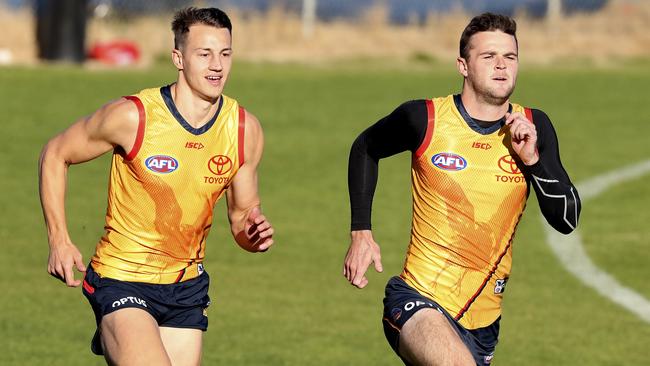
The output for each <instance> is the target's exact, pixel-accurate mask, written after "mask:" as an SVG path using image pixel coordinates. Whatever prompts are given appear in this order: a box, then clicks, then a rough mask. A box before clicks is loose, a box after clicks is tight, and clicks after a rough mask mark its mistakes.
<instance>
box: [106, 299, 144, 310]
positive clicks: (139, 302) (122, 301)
mask: <svg viewBox="0 0 650 366" xmlns="http://www.w3.org/2000/svg"><path fill="white" fill-rule="evenodd" d="M125 304H137V305H141V306H144V307H145V308H146V307H147V303H146V301H144V300H142V299H141V298H139V297H135V296H127V297H123V298H121V299H119V300H115V301H113V304H112V307H114V308H117V307H120V306H122V305H125Z"/></svg>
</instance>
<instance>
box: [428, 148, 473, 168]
mask: <svg viewBox="0 0 650 366" xmlns="http://www.w3.org/2000/svg"><path fill="white" fill-rule="evenodd" d="M431 162H432V163H433V165H435V166H436V168H439V169H442V170H450V171H458V170H463V169H465V168H467V160H465V158H464V157H462V156H460V155H458V154H454V153H450V152H442V153H438V154H436V155H434V156H433V157H432V158H431Z"/></svg>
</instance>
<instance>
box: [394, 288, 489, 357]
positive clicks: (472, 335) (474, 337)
mask: <svg viewBox="0 0 650 366" xmlns="http://www.w3.org/2000/svg"><path fill="white" fill-rule="evenodd" d="M425 308H432V309H436V310H437V311H439V312H440V313H441V314H443V315H444V316H445V318H447V321H449V324H451V326H452V328H454V329H455V330H456V333H458V336H459V337H460V339H461V340H462V341H463V343H465V345H466V346H467V348H468V349H469V351H470V353H471V354H472V356H473V357H474V360H475V361H476V365H478V366H484V365H489V364H490V362H491V361H492V357H493V356H494V349H495V348H496V345H497V339H498V337H499V320H500V319H501V318H499V319H497V320H496V321H494V323H492V324H490V325H488V326H487V327H485V328H478V329H465V327H463V326H462V325H460V324H459V323H458V322H457V321H456V320H455V319H454V318H453V317H452V316H451V315H449V313H448V312H447V311H446V310H445V309H443V308H442V306H440V305H438V303H436V302H435V301H433V300H431V299H430V298H428V297H425V296H422V295H421V294H420V293H419V292H418V291H417V290H416V289H414V288H413V287H411V286H409V285H407V284H406V282H404V280H403V279H401V278H400V277H392V278H391V279H390V280H389V281H388V284H386V297H384V319H383V324H384V334H385V335H386V339H387V340H388V343H390V346H391V347H392V348H393V350H394V351H395V353H397V355H398V356H400V354H399V350H398V348H399V333H400V330H401V329H402V327H403V326H404V324H406V322H407V321H408V320H409V319H410V318H411V317H412V316H413V314H415V313H416V312H418V311H419V310H422V309H425ZM400 358H402V356H400ZM402 361H404V364H406V365H409V363H408V362H407V361H406V360H404V358H402Z"/></svg>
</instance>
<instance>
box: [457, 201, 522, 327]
mask: <svg viewBox="0 0 650 366" xmlns="http://www.w3.org/2000/svg"><path fill="white" fill-rule="evenodd" d="M525 208H526V207H525V206H524V209H525ZM522 214H523V210H522ZM522 214H519V217H518V218H517V223H516V224H515V228H514V229H513V230H512V235H511V236H510V240H508V245H506V248H505V249H504V250H503V252H502V253H501V254H500V255H499V259H497V261H496V263H494V266H492V270H490V273H488V275H487V277H485V279H484V280H483V283H482V284H481V287H479V289H478V290H477V291H476V293H474V295H472V297H471V298H470V299H469V300H468V301H467V303H465V306H463V308H462V309H461V310H460V312H458V315H456V316H455V317H454V319H456V320H460V318H462V317H463V315H465V313H466V312H467V310H469V307H470V306H472V304H473V303H474V301H476V299H477V298H478V295H480V294H481V292H483V289H484V288H485V286H487V284H488V282H489V281H490V278H492V276H494V272H496V271H497V268H498V267H499V264H500V263H501V260H502V259H503V257H504V256H505V255H506V253H508V249H509V248H510V247H511V246H512V239H514V237H515V231H517V225H519V220H521V216H522Z"/></svg>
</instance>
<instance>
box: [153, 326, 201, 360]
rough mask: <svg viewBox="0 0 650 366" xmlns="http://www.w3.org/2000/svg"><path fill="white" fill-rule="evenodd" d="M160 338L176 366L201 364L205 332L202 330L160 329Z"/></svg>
mask: <svg viewBox="0 0 650 366" xmlns="http://www.w3.org/2000/svg"><path fill="white" fill-rule="evenodd" d="M160 338H161V339H162V342H163V344H164V346H165V350H166V351H167V355H168V356H169V358H170V360H171V362H172V364H173V365H174V366H195V365H200V364H201V349H202V347H203V331H201V330H200V329H187V328H171V327H160Z"/></svg>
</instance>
